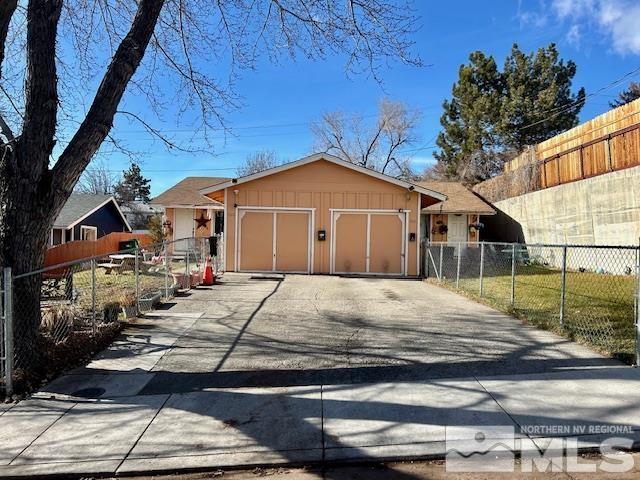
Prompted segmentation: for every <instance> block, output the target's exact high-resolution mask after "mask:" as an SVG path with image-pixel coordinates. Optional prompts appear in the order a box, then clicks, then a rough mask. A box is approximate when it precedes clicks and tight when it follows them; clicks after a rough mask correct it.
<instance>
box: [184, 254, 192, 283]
mask: <svg viewBox="0 0 640 480" xmlns="http://www.w3.org/2000/svg"><path fill="white" fill-rule="evenodd" d="M184 258H185V262H184V276H185V278H186V282H187V287H186V288H187V290H189V289H191V275H190V274H189V245H187V252H186V254H185V257H184Z"/></svg>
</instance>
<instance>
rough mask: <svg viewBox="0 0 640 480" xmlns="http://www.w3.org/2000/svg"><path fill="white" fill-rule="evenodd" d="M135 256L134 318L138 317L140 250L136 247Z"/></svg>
mask: <svg viewBox="0 0 640 480" xmlns="http://www.w3.org/2000/svg"><path fill="white" fill-rule="evenodd" d="M134 254H135V256H136V258H135V260H134V262H133V268H134V269H135V278H136V316H138V315H140V249H139V248H137V247H136V249H135V250H134Z"/></svg>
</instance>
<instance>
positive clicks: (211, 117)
mask: <svg viewBox="0 0 640 480" xmlns="http://www.w3.org/2000/svg"><path fill="white" fill-rule="evenodd" d="M415 20H416V19H415V16H414V14H413V12H412V11H411V9H410V6H409V5H398V3H397V2H393V1H391V0H368V1H366V2H362V1H359V0H347V1H344V0H327V1H322V2H319V1H313V0H261V1H255V2H241V1H229V2H227V1H219V0H214V1H211V0H95V1H91V2H87V1H84V0H22V2H21V3H20V5H18V0H3V1H2V2H0V67H1V77H0V80H1V82H2V83H1V84H0V87H1V88H0V118H1V119H2V120H1V121H0V140H1V142H0V143H1V145H0V264H1V265H9V266H11V267H13V269H14V272H15V273H16V274H17V275H20V274H22V273H25V272H30V271H34V270H38V269H39V268H40V267H42V265H43V263H44V252H45V250H46V243H47V238H48V233H49V229H50V228H51V225H52V223H53V220H54V219H55V218H56V216H57V214H58V213H59V212H60V209H61V208H62V206H63V205H64V203H65V201H66V200H67V198H68V197H69V195H70V194H71V192H72V191H73V189H74V187H75V185H76V183H77V182H78V180H79V178H80V176H81V175H82V172H83V171H84V170H85V168H86V167H87V165H88V164H89V162H90V161H91V159H92V158H93V157H94V155H95V154H96V152H97V151H98V149H99V148H100V147H101V145H103V143H104V142H105V141H108V138H109V137H108V136H109V135H110V131H111V129H112V126H113V124H114V119H115V118H116V116H120V117H122V118H123V119H126V121H136V122H139V123H140V124H141V125H142V126H143V128H144V129H145V130H146V131H148V132H149V133H150V134H153V135H155V136H156V137H157V138H158V139H159V140H160V141H162V142H164V143H165V145H166V146H167V147H168V148H180V145H179V144H178V143H177V142H175V141H174V140H172V139H171V138H169V137H168V136H167V135H166V134H165V133H164V132H162V131H160V130H159V129H158V128H155V127H154V126H153V125H152V124H153V122H152V121H150V120H148V119H145V118H143V116H144V115H143V114H141V113H140V112H137V111H135V107H128V106H127V105H128V104H129V102H128V101H127V98H130V97H142V98H144V99H145V100H146V103H147V104H148V105H150V106H151V108H152V109H153V112H154V113H156V114H161V113H162V112H166V113H168V114H169V115H171V117H172V118H173V117H175V118H176V121H177V122H178V123H179V122H180V120H181V119H182V117H183V116H184V115H185V114H186V113H190V116H189V120H190V121H191V122H190V125H193V121H192V119H193V117H194V115H195V117H196V121H197V126H196V130H197V131H202V132H203V133H204V134H205V135H207V133H208V132H210V131H211V129H212V128H216V127H219V126H220V125H221V124H222V125H224V124H223V118H224V114H225V112H226V110H227V109H228V108H232V107H234V106H235V105H237V96H236V95H235V93H234V91H233V85H234V82H235V80H236V79H237V78H238V75H239V72H240V71H242V70H248V69H252V68H254V67H255V66H256V64H257V59H259V58H264V57H267V58H271V59H276V58H277V57H278V56H280V55H282V54H289V55H291V56H295V54H296V53H298V52H301V53H302V54H303V55H304V56H305V58H323V57H326V56H328V55H341V56H344V57H345V60H346V67H347V71H348V72H358V71H361V70H365V69H367V70H369V71H370V72H372V74H373V75H374V76H376V77H377V76H378V74H379V69H380V67H381V66H382V65H383V64H384V60H386V59H389V58H391V57H393V58H396V59H399V60H400V61H402V62H405V63H410V64H419V60H418V59H416V58H413V57H412V56H411V55H410V52H409V51H410V47H411V46H412V42H411V40H410V38H409V37H410V33H411V32H412V31H413V30H414V22H415ZM147 50H148V51H147ZM145 54H146V55H145ZM143 58H144V60H145V61H144V62H143ZM160 86H161V87H160ZM125 92H128V93H129V95H127V96H125ZM87 101H88V103H87ZM175 106H178V107H175ZM40 283H41V282H40V277H39V276H38V275H32V276H27V277H21V278H18V279H16V282H15V291H16V292H20V295H19V296H16V298H15V299H14V304H15V311H16V312H19V316H17V317H16V328H17V329H19V330H20V334H19V335H16V353H17V355H18V356H20V357H21V358H22V359H23V360H24V361H25V362H29V363H31V364H33V365H37V364H38V363H39V360H40V355H41V349H39V348H37V347H36V345H37V331H38V326H39V324H40Z"/></svg>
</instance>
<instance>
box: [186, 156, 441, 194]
mask: <svg viewBox="0 0 640 480" xmlns="http://www.w3.org/2000/svg"><path fill="white" fill-rule="evenodd" d="M318 160H326V161H328V162H331V163H335V164H336V165H341V166H343V167H346V168H350V169H352V170H355V171H357V172H360V173H364V174H365V175H369V176H372V177H375V178H378V179H380V180H383V181H386V182H388V183H392V184H395V185H398V186H399V187H404V188H406V189H407V190H410V191H415V192H418V193H421V194H423V195H429V196H430V197H433V198H436V199H438V200H442V201H444V200H446V199H447V196H446V195H443V194H442V193H440V192H436V191H435V190H430V189H428V188H424V187H421V186H419V185H415V184H413V183H410V182H407V181H405V180H400V179H398V178H394V177H391V176H389V175H385V174H384V173H380V172H376V171H375V170H371V169H369V168H365V167H361V166H360V165H356V164H353V163H350V162H347V161H345V160H342V159H341V158H338V157H336V156H335V155H329V154H326V153H315V154H313V155H309V156H307V157H303V158H301V159H299V160H296V161H294V162H290V163H286V164H284V165H280V166H278V167H274V168H269V169H267V170H263V171H262V172H257V173H254V174H251V175H247V176H245V177H240V178H232V179H231V180H228V181H226V182H222V183H220V184H217V185H212V186H210V187H205V188H202V189H200V190H199V193H200V194H202V195H207V194H209V193H213V192H218V191H220V190H224V189H225V188H229V187H233V186H234V185H240V184H242V183H247V182H251V181H252V180H257V179H259V178H263V177H267V176H269V175H274V174H276V173H279V172H283V171H285V170H289V169H291V168H295V167H300V166H302V165H306V164H308V163H313V162H316V161H318Z"/></svg>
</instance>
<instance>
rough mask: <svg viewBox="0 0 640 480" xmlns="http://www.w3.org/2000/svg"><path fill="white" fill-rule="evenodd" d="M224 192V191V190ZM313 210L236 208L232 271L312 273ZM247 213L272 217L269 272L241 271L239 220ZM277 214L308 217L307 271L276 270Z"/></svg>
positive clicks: (240, 227)
mask: <svg viewBox="0 0 640 480" xmlns="http://www.w3.org/2000/svg"><path fill="white" fill-rule="evenodd" d="M225 191H226V190H225ZM315 210H316V209H315V208H306V207H292V208H288V207H251V206H238V207H236V237H235V245H234V257H235V259H236V264H235V265H234V271H236V272H270V273H306V274H311V273H313V271H314V266H313V263H314V260H315V259H314V254H315V251H314V227H313V225H314V224H315ZM247 212H259V213H271V214H272V215H273V234H272V242H273V243H272V251H273V260H272V264H271V268H272V269H271V270H243V269H241V268H240V267H241V262H242V247H241V242H242V225H241V220H242V217H243V216H244V214H245V213H247ZM278 212H280V213H301V214H305V215H308V218H309V221H308V223H307V231H308V234H307V236H308V240H307V270H295V271H290V270H286V271H285V270H278V269H277V241H278V237H277V231H278V223H277V218H278Z"/></svg>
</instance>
